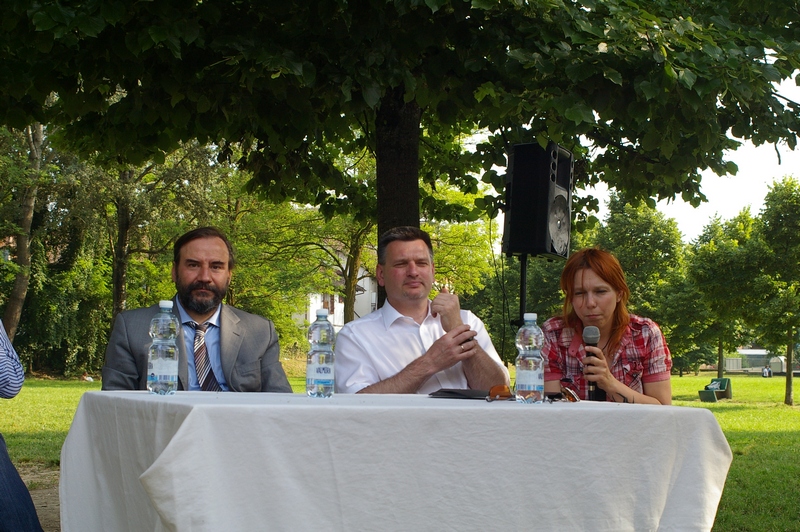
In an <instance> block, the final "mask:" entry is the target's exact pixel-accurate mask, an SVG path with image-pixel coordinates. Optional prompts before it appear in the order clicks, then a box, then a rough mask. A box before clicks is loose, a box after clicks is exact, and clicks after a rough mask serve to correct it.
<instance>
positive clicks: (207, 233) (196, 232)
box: [172, 226, 234, 270]
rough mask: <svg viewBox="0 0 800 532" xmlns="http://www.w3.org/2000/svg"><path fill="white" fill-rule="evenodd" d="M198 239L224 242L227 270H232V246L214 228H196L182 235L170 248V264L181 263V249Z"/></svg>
mask: <svg viewBox="0 0 800 532" xmlns="http://www.w3.org/2000/svg"><path fill="white" fill-rule="evenodd" d="M198 238H219V239H220V240H222V241H223V242H225V246H226V247H227V248H228V269H229V270H232V269H233V265H234V258H233V246H232V245H231V243H230V240H228V237H227V236H225V233H223V232H222V231H220V230H219V229H217V228H216V227H210V226H207V227H198V228H197V229H192V230H191V231H189V232H188V233H184V234H183V235H181V236H180V237H178V240H176V241H175V246H173V248H172V262H173V264H175V265H176V266H177V265H178V264H179V263H180V261H181V248H183V246H185V245H186V244H188V243H189V242H191V241H192V240H197V239H198Z"/></svg>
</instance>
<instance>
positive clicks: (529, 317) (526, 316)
mask: <svg viewBox="0 0 800 532" xmlns="http://www.w3.org/2000/svg"><path fill="white" fill-rule="evenodd" d="M538 317H539V316H537V315H536V313H535V312H526V313H525V314H523V315H522V319H523V321H536V318H538Z"/></svg>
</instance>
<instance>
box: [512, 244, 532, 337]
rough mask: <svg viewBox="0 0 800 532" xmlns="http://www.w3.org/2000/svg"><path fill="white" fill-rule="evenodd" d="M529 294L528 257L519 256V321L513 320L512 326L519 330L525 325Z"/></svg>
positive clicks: (525, 255) (524, 254)
mask: <svg viewBox="0 0 800 532" xmlns="http://www.w3.org/2000/svg"><path fill="white" fill-rule="evenodd" d="M527 293H528V255H527V254H526V253H523V254H522V255H520V256H519V319H516V320H511V325H515V326H516V327H517V328H520V327H522V324H523V323H525V307H526V301H525V299H526V295H527Z"/></svg>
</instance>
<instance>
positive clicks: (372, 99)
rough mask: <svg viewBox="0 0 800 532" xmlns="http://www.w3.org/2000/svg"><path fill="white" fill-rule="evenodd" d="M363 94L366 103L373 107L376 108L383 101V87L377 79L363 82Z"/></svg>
mask: <svg viewBox="0 0 800 532" xmlns="http://www.w3.org/2000/svg"><path fill="white" fill-rule="evenodd" d="M361 94H362V96H363V97H364V101H365V102H366V104H367V105H369V106H370V108H372V109H375V108H376V107H377V106H378V104H379V103H380V101H381V87H380V86H379V85H378V83H377V82H376V81H375V80H367V81H366V82H362V84H361Z"/></svg>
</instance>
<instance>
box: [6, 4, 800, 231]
mask: <svg viewBox="0 0 800 532" xmlns="http://www.w3.org/2000/svg"><path fill="white" fill-rule="evenodd" d="M795 20H796V11H795V8H794V6H793V5H791V4H787V3H786V2H784V1H783V0H765V1H764V2H758V3H742V2H740V1H739V0H723V1H720V2H714V3H697V2H693V3H687V2H684V1H682V0H639V1H633V2H631V1H626V2H621V1H617V0H606V1H602V2H600V1H597V0H582V1H580V2H571V3H568V2H561V1H553V2H519V1H514V0H506V1H500V2H487V1H485V0H472V1H464V0H425V1H423V0H392V1H384V0H359V1H355V2H347V3H341V2H338V1H336V0H321V1H319V2H314V3H310V4H291V3H289V4H287V3H286V2H277V1H267V2H257V3H252V2H251V3H242V2H233V1H231V0H209V1H204V2H200V3H193V2H186V1H185V0H163V1H160V2H135V3H125V2H116V3H112V4H108V3H102V2H75V1H66V2H55V1H46V2H31V1H24V0H18V1H15V2H13V3H12V4H11V5H10V6H9V9H7V10H6V12H5V13H4V19H3V28H4V30H5V31H4V32H3V33H2V36H0V39H1V41H0V43H2V46H0V59H2V61H3V64H4V65H6V67H5V73H6V74H7V75H6V76H4V78H3V81H1V82H0V122H4V123H8V124H12V125H17V126H18V127H19V124H20V123H22V122H21V121H25V120H27V119H28V117H34V118H35V119H36V120H38V121H40V122H49V121H51V120H53V121H57V122H58V123H64V124H66V125H67V127H68V131H69V133H68V136H67V138H68V139H70V140H71V141H72V144H73V145H74V146H75V147H77V148H79V149H81V150H82V151H83V152H93V153H94V152H99V153H101V154H104V155H105V156H107V157H109V158H121V159H123V160H124V161H126V162H128V163H131V164H134V165H137V164H141V163H143V162H144V161H147V160H151V159H153V160H156V161H158V160H159V159H163V158H164V156H165V154H166V153H169V152H171V151H172V150H174V149H175V148H177V147H178V146H179V145H180V143H181V142H186V141H189V140H191V139H197V140H199V141H200V143H202V144H204V143H205V142H206V141H208V140H213V141H216V142H218V143H220V144H222V145H223V146H225V147H226V148H230V149H223V151H222V153H221V155H222V157H223V158H225V157H230V156H232V154H233V153H234V151H233V149H232V145H234V144H235V145H236V146H239V147H241V151H242V154H243V155H242V156H241V157H239V158H238V162H239V164H240V165H242V166H243V167H246V168H249V169H250V170H251V171H252V172H253V176H254V179H255V180H256V182H257V183H258V184H259V185H260V186H261V187H263V188H264V189H265V191H266V193H267V194H268V195H269V196H270V197H272V198H278V197H280V198H293V199H295V200H297V201H299V202H300V203H302V204H306V203H308V204H323V205H330V206H335V207H339V208H343V209H355V210H358V209H360V208H362V207H363V206H364V205H363V204H361V203H360V201H359V197H360V195H359V190H360V188H359V186H360V185H359V184H358V183H354V182H353V181H352V179H350V178H349V176H348V175H346V174H344V173H342V172H341V171H340V170H339V169H337V167H336V165H335V163H334V161H335V159H336V158H337V157H339V156H340V155H341V154H342V153H345V154H350V153H357V152H359V151H361V150H362V149H364V148H368V149H370V150H372V151H373V152H374V153H375V155H376V160H377V187H376V188H377V206H378V211H377V225H378V232H379V233H380V232H382V231H383V230H385V229H387V228H389V227H391V226H393V225H399V224H412V225H413V224H416V223H418V221H419V218H420V217H419V214H418V213H419V210H418V209H419V203H420V201H418V199H421V200H422V203H423V204H425V200H426V198H425V193H424V190H423V189H420V188H419V187H418V183H419V178H420V177H422V179H423V181H424V182H427V183H433V182H434V181H433V180H434V179H441V178H442V177H443V176H444V177H446V179H447V180H448V181H450V182H451V183H453V184H455V185H456V186H459V187H461V188H462V189H463V190H465V191H473V190H474V189H475V187H476V185H477V182H476V180H475V179H474V178H472V177H469V176H470V174H469V172H468V170H471V169H474V168H475V167H476V165H479V166H480V167H481V168H482V169H483V172H484V174H483V176H482V179H483V180H484V181H485V182H486V183H490V184H492V185H493V186H494V187H495V189H496V190H497V191H500V190H501V189H502V178H501V176H499V175H498V173H497V172H496V171H495V170H493V169H492V165H494V164H499V165H501V166H502V165H504V164H505V158H506V154H507V152H508V150H509V147H510V145H511V144H513V143H515V142H518V141H531V140H534V139H535V140H538V141H539V142H540V143H542V144H543V145H544V143H545V142H546V141H547V140H548V139H550V140H555V141H556V142H559V143H561V144H562V145H564V146H566V147H567V148H569V149H572V150H574V151H575V152H576V154H577V155H578V157H579V158H582V157H584V155H585V153H586V152H585V150H584V149H583V148H582V147H581V146H580V142H579V139H585V142H587V143H588V148H589V149H590V150H595V149H596V150H595V151H594V152H593V153H594V155H595V157H594V158H592V159H591V160H589V159H587V160H586V161H584V162H585V163H586V164H585V165H580V166H579V168H581V169H585V173H584V172H583V171H580V172H579V175H578V184H579V185H580V186H583V185H585V184H591V183H596V182H597V181H598V180H603V181H605V182H607V183H608V184H609V185H610V186H611V187H615V188H617V190H619V191H620V192H621V193H623V194H624V195H625V196H626V197H627V198H629V199H635V198H653V197H656V198H672V197H675V196H676V195H681V197H682V198H683V199H684V200H687V201H690V202H693V203H695V204H696V203H698V202H700V201H701V200H702V199H703V196H702V194H701V193H700V189H699V183H700V173H699V171H700V170H703V169H707V168H710V169H712V170H713V171H715V172H717V173H718V174H724V173H726V172H733V171H735V170H736V169H735V165H733V164H731V163H726V162H725V160H724V151H725V150H726V149H732V148H735V147H736V146H737V144H738V142H737V141H735V140H733V139H731V138H729V137H728V133H729V132H730V133H731V134H732V135H733V136H735V137H736V138H740V139H750V140H752V141H753V142H754V143H755V144H761V143H763V142H777V141H779V140H784V141H786V142H787V143H788V144H789V146H791V147H794V145H795V144H796V135H795V132H796V131H797V129H798V109H799V108H798V105H797V104H796V103H794V102H786V101H785V99H781V97H780V96H779V95H776V94H775V92H774V89H773V85H772V84H773V82H777V81H780V80H782V79H786V78H788V77H790V76H792V75H793V72H794V71H795V70H796V68H797V67H798V66H800V60H798V54H800V51H798V49H797V47H796V46H795V43H796V42H797V41H798V40H800V39H798V29H797V28H796V24H794V23H793V22H794V21H795ZM52 92H56V93H57V94H58V100H57V101H56V102H55V103H54V104H53V105H52V106H50V105H48V104H47V98H48V97H49V96H50V94H51V93H52ZM784 103H788V107H784V105H783V104H784ZM29 122H30V120H27V121H25V122H24V123H25V124H27V123H29ZM476 128H484V129H485V130H487V131H488V132H489V137H488V138H487V141H486V142H484V143H481V144H480V145H479V147H478V150H477V153H476V154H472V153H469V152H467V151H465V150H464V149H463V148H462V147H461V146H460V142H459V139H461V138H462V137H463V134H464V133H466V132H472V131H473V130H475V129H476ZM486 196H487V197H485V198H482V200H481V201H480V202H479V206H480V207H482V208H486V209H487V210H488V212H496V210H497V207H498V205H497V201H498V198H497V196H493V195H492V194H487V195H486ZM343 198H347V199H348V201H346V202H345V201H341V200H342V199H343ZM362 212H364V211H362Z"/></svg>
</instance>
